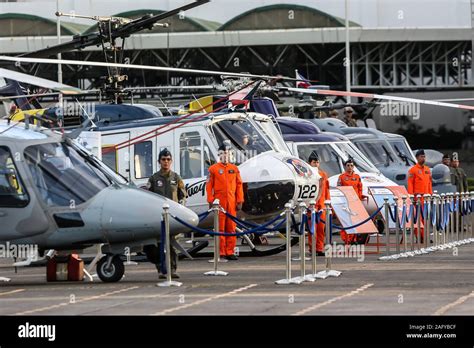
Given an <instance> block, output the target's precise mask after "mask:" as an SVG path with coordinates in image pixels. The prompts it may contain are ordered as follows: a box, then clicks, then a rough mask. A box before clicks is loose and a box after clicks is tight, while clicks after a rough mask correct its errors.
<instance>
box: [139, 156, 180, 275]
mask: <svg viewBox="0 0 474 348" xmlns="http://www.w3.org/2000/svg"><path fill="white" fill-rule="evenodd" d="M158 162H159V164H160V170H159V171H158V172H156V173H155V174H153V175H152V176H151V177H150V179H148V183H147V188H148V190H150V191H152V192H154V193H157V194H159V195H161V196H164V197H166V198H169V199H171V200H173V201H175V202H178V203H180V204H183V205H184V203H185V199H186V190H185V188H184V182H183V180H182V179H181V177H180V176H179V175H178V174H177V173H175V172H173V171H172V170H171V163H172V156H171V152H170V151H169V150H168V149H163V150H162V151H161V152H160V154H159V155H158ZM162 233H163V232H162ZM158 247H159V245H158ZM158 250H161V249H160V248H158ZM170 256H171V277H172V278H179V275H178V274H177V273H176V270H177V267H178V255H177V254H176V250H175V249H174V248H173V247H172V246H171V247H170ZM160 263H161V262H160V257H158V262H156V263H155V265H156V268H157V270H158V272H160V269H161V267H160ZM167 271H168V270H167ZM159 278H160V279H165V278H166V276H165V275H164V274H160V276H159Z"/></svg>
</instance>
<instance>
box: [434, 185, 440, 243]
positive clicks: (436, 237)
mask: <svg viewBox="0 0 474 348" xmlns="http://www.w3.org/2000/svg"><path fill="white" fill-rule="evenodd" d="M433 197H434V198H433V211H435V212H436V213H435V214H436V218H435V223H434V225H433V239H434V250H438V249H439V234H438V223H437V220H439V218H440V216H439V209H438V208H439V202H440V197H439V195H438V194H436V195H433Z"/></svg>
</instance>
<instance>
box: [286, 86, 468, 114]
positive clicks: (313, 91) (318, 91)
mask: <svg viewBox="0 0 474 348" xmlns="http://www.w3.org/2000/svg"><path fill="white" fill-rule="evenodd" d="M281 89H283V90H287V91H290V92H296V93H303V94H316V95H329V96H339V97H359V98H370V99H381V100H388V101H395V102H407V103H418V104H425V105H434V106H442V107H448V108H455V109H465V110H474V106H469V105H462V104H453V103H444V102H439V101H434V100H426V99H417V98H406V97H397V96H388V95H383V94H371V93H361V92H347V91H336V90H330V89H305V88H281Z"/></svg>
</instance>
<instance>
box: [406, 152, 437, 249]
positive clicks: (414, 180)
mask: <svg viewBox="0 0 474 348" xmlns="http://www.w3.org/2000/svg"><path fill="white" fill-rule="evenodd" d="M415 157H416V160H417V162H418V163H417V164H415V165H414V166H413V167H411V168H410V170H408V182H407V183H408V185H407V186H408V187H407V191H408V193H409V194H412V195H414V196H415V200H414V202H413V203H414V204H415V203H416V201H417V199H419V200H420V205H421V207H423V203H424V201H423V195H424V194H430V195H432V194H433V186H432V179H431V170H430V168H429V167H428V166H425V161H426V156H425V151H424V150H418V151H417V152H416V154H415ZM420 230H421V231H420V232H421V237H420V242H421V243H423V239H424V228H423V227H422V228H421V229H420ZM415 236H417V238H418V231H417V228H416V227H415Z"/></svg>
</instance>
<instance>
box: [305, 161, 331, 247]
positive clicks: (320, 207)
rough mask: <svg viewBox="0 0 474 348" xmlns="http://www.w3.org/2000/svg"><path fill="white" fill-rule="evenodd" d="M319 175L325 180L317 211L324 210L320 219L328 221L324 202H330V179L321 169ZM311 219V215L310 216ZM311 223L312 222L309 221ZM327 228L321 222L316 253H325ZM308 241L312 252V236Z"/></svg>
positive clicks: (317, 228)
mask: <svg viewBox="0 0 474 348" xmlns="http://www.w3.org/2000/svg"><path fill="white" fill-rule="evenodd" d="M319 175H321V179H322V180H323V183H322V188H321V196H320V197H319V200H318V201H317V202H316V207H315V208H316V211H317V212H318V211H319V210H322V211H323V212H322V214H321V215H320V217H319V218H320V219H323V220H324V221H326V210H325V208H326V207H325V205H324V201H327V200H330V199H331V195H330V194H329V179H328V175H327V173H326V172H325V171H323V170H321V169H319ZM308 217H309V218H310V219H311V214H309V216H308ZM309 221H311V220H309ZM325 236H326V233H325V226H324V223H323V222H321V221H320V222H319V223H318V224H317V226H316V251H318V252H324V244H325V240H324V239H325ZM308 240H309V250H310V251H311V247H312V244H313V243H312V242H311V240H312V239H311V235H308Z"/></svg>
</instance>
